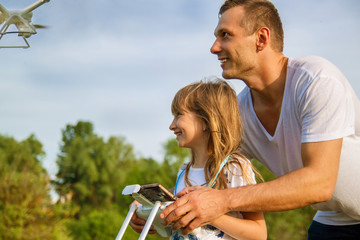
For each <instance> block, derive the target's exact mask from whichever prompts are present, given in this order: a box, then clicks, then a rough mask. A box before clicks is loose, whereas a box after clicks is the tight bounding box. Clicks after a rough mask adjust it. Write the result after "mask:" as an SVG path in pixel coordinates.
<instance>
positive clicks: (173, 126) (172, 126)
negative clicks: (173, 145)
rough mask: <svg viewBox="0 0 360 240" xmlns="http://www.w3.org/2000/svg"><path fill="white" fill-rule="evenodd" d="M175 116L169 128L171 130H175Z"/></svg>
mask: <svg viewBox="0 0 360 240" xmlns="http://www.w3.org/2000/svg"><path fill="white" fill-rule="evenodd" d="M175 127H176V126H175V118H174V119H173V121H172V122H171V124H170V126H169V129H170V130H171V131H174V129H175Z"/></svg>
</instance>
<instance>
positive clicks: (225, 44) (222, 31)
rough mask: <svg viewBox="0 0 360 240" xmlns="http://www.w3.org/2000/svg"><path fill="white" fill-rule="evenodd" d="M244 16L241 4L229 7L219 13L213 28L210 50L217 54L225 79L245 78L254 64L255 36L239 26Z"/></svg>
mask: <svg viewBox="0 0 360 240" xmlns="http://www.w3.org/2000/svg"><path fill="white" fill-rule="evenodd" d="M244 16H245V14H244V10H243V8H242V7H241V6H238V7H234V8H231V9H229V10H227V11H225V12H224V13H223V14H222V15H221V17H220V19H219V23H218V25H217V27H216V29H215V33H214V34H215V37H216V40H215V42H214V44H213V46H212V47H211V49H210V51H211V52H212V53H213V54H216V55H217V56H218V59H219V60H220V62H221V68H222V69H223V72H222V75H223V77H224V78H226V79H231V78H238V79H243V78H246V77H247V76H248V75H249V74H250V73H251V71H252V70H253V69H254V67H255V66H256V38H255V34H251V35H249V34H248V33H246V31H245V29H244V28H243V27H241V25H240V22H241V20H242V18H243V17H244Z"/></svg>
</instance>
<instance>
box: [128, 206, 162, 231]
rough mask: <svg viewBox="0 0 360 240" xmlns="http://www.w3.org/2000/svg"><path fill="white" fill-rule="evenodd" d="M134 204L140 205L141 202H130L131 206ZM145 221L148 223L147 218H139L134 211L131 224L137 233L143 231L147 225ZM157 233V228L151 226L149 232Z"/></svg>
mask: <svg viewBox="0 0 360 240" xmlns="http://www.w3.org/2000/svg"><path fill="white" fill-rule="evenodd" d="M132 204H136V205H138V206H139V205H140V203H139V202H137V201H134V202H132V203H131V204H130V206H131V205H132ZM145 223H146V220H144V219H142V218H139V217H138V216H137V215H136V212H135V213H134V215H133V216H132V217H131V220H130V223H129V225H130V226H131V227H132V229H134V231H135V232H137V233H141V232H142V230H143V228H144V226H145ZM155 233H156V230H155V229H154V227H153V226H151V228H150V230H149V234H155Z"/></svg>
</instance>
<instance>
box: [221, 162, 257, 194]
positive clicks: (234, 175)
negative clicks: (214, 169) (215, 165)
mask: <svg viewBox="0 0 360 240" xmlns="http://www.w3.org/2000/svg"><path fill="white" fill-rule="evenodd" d="M239 162H240V164H241V166H242V167H240V166H239V165H238V164H236V163H231V164H230V166H229V169H228V170H227V173H226V174H227V180H228V186H229V188H234V187H241V186H246V185H250V184H256V179H255V173H254V171H253V170H252V167H251V163H250V161H249V160H248V159H240V160H239Z"/></svg>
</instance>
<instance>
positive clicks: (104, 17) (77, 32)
mask: <svg viewBox="0 0 360 240" xmlns="http://www.w3.org/2000/svg"><path fill="white" fill-rule="evenodd" d="M33 2H35V0H34V1H31V0H0V3H1V4H2V5H3V6H4V7H6V8H7V9H23V8H25V7H26V6H28V5H30V4H32V3H33ZM222 2H223V0H176V1H169V0H116V1H114V0H86V1H84V0H51V1H50V2H48V3H46V4H44V5H43V6H41V7H39V8H38V9H35V10H34V12H33V13H34V15H33V19H32V20H33V22H34V23H35V24H42V25H47V26H48V27H49V28H47V29H39V30H38V33H37V34H35V35H33V36H31V37H30V38H29V39H28V41H29V43H30V45H31V47H30V48H28V49H0V56H1V57H0V63H1V66H0V70H1V77H0V134H2V135H7V136H11V137H14V138H16V139H17V140H18V141H21V140H24V139H26V138H27V137H28V136H29V135H30V134H35V136H36V137H37V138H38V139H39V141H40V142H41V143H42V144H43V146H44V151H45V152H46V157H45V158H44V159H43V165H44V167H45V168H46V169H47V171H48V172H49V174H50V175H51V176H54V174H55V173H56V171H57V166H56V155H57V154H58V153H59V144H60V141H61V130H62V129H64V128H65V126H66V125H67V124H76V123H77V122H78V121H80V120H82V121H90V122H92V123H93V125H94V128H95V133H96V134H98V135H99V136H102V137H104V139H107V138H108V137H109V136H122V137H125V138H126V142H128V143H129V144H131V145H133V147H134V150H135V152H136V153H137V154H138V156H142V157H152V158H154V159H156V160H159V161H162V159H163V154H164V152H163V144H164V143H165V142H166V141H167V140H168V139H170V138H173V137H174V135H173V134H172V132H171V131H170V130H169V125H170V123H171V121H172V115H171V112H170V105H171V101H172V98H173V96H174V95H175V93H176V92H177V91H178V90H179V89H180V88H181V87H183V86H185V85H187V84H189V83H191V82H194V81H199V80H201V79H203V78H204V77H208V76H219V77H220V76H221V68H220V64H219V62H218V60H217V57H216V56H215V55H212V54H211V53H210V47H211V45H212V43H213V41H214V40H215V38H214V34H213V32H214V29H215V27H216V24H217V21H218V9H219V7H220V6H221V4H222ZM273 2H274V4H275V5H276V6H277V8H278V10H279V13H280V16H281V17H282V21H283V27H284V31H285V49H284V54H285V55H286V56H288V57H292V58H294V57H300V56H305V55H317V56H321V57H324V58H327V59H328V60H330V61H331V62H333V63H334V64H335V65H336V66H337V67H338V68H339V69H340V70H341V71H342V72H343V73H344V75H345V76H346V77H347V78H348V80H349V82H350V83H351V85H352V86H353V88H354V90H355V92H356V93H357V95H358V96H360V71H359V69H360V61H359V58H358V56H360V47H359V43H360V15H359V12H360V1H358V0H343V1H339V0H317V1H313V0H303V1H294V0H274V1H273ZM20 40H21V39H20V38H18V37H16V36H15V35H14V36H10V35H5V36H4V37H3V39H1V40H0V45H1V44H3V43H7V44H8V43H9V42H10V43H14V44H22V42H21V41H20ZM229 82H230V84H231V85H232V86H233V87H234V88H235V90H236V91H237V92H239V91H241V89H242V88H243V87H244V84H243V83H242V82H241V81H240V80H230V81H229Z"/></svg>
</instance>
